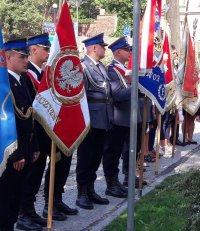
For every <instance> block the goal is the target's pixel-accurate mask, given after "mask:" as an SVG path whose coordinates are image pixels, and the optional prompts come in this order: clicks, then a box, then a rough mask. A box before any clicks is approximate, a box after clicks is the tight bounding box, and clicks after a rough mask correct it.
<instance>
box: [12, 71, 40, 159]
mask: <svg viewBox="0 0 200 231" xmlns="http://www.w3.org/2000/svg"><path fill="white" fill-rule="evenodd" d="M21 79H22V78H21ZM9 81H10V87H11V91H12V93H13V96H14V104H15V105H16V106H17V108H18V109H19V110H20V111H21V112H23V113H26V111H27V109H28V108H29V107H31V106H32V101H31V96H30V94H29V92H28V88H27V86H26V83H25V82H24V81H23V79H22V80H21V84H20V83H19V82H18V81H17V80H16V79H15V78H14V77H13V76H12V75H11V74H10V73H9ZM14 108H15V120H16V129H17V140H18V148H17V150H16V151H14V152H13V154H11V155H10V157H9V161H10V162H14V161H18V160H21V159H23V158H25V159H26V160H27V161H28V162H30V161H31V160H32V157H33V152H34V151H39V148H38V143H37V138H36V136H35V129H34V126H33V118H32V114H31V116H30V117H29V118H28V119H25V118H22V117H21V116H20V115H19V114H18V113H17V111H16V107H14Z"/></svg>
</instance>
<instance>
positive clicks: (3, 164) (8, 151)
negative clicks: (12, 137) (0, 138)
mask: <svg viewBox="0 0 200 231" xmlns="http://www.w3.org/2000/svg"><path fill="white" fill-rule="evenodd" d="M17 146H18V143H17V140H16V141H14V142H13V143H12V144H10V145H9V146H8V147H7V148H6V149H5V151H4V158H3V161H2V162H1V164H0V177H1V176H2V174H3V171H4V170H5V169H6V164H7V160H8V158H9V156H10V155H11V154H12V153H13V152H14V151H15V150H16V149H17Z"/></svg>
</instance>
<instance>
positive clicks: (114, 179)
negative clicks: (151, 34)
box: [103, 37, 131, 198]
mask: <svg viewBox="0 0 200 231" xmlns="http://www.w3.org/2000/svg"><path fill="white" fill-rule="evenodd" d="M108 48H110V49H111V51H112V53H113V56H114V59H113V60H112V62H111V64H109V65H108V76H109V79H110V84H111V89H112V97H113V102H114V121H113V124H114V125H113V127H112V128H111V129H110V131H108V133H107V136H106V142H105V145H104V152H103V169H104V175H105V178H106V183H107V189H106V195H109V196H114V197H119V198H126V197H127V188H125V187H124V186H123V185H122V184H121V183H120V182H119V179H118V173H119V169H118V165H119V159H120V157H121V153H122V148H123V144H124V143H125V139H126V137H129V133H130V129H129V127H130V100H131V81H130V79H129V78H130V77H129V78H127V77H126V76H125V74H126V71H127V68H126V66H125V64H126V62H127V61H129V58H130V55H131V46H130V44H129V43H128V42H127V40H126V38H125V37H121V38H119V39H117V40H116V41H114V42H113V43H112V44H110V45H109V46H108Z"/></svg>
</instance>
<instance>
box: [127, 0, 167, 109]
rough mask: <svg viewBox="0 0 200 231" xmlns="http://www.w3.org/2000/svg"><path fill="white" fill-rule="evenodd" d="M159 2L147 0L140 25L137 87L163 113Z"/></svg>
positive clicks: (164, 104) (164, 93)
mask: <svg viewBox="0 0 200 231" xmlns="http://www.w3.org/2000/svg"><path fill="white" fill-rule="evenodd" d="M161 4H162V2H161V0H148V1H147V7H146V11H145V14H144V17H143V20H142V23H141V27H140V30H141V33H140V55H139V56H140V58H139V84H138V88H139V89H140V91H141V92H142V93H144V94H145V95H147V96H148V97H149V98H150V99H151V100H152V101H153V102H154V103H155V105H156V107H157V108H158V110H159V111H160V112H161V113H164V112H165V107H166V90H165V77H164V69H163V50H162V38H161V30H160V17H161ZM128 69H132V57H131V58H130V60H129V64H128ZM128 74H130V73H128Z"/></svg>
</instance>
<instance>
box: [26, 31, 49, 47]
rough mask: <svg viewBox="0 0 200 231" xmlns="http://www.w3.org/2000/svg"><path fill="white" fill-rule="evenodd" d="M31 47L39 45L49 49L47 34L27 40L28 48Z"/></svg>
mask: <svg viewBox="0 0 200 231" xmlns="http://www.w3.org/2000/svg"><path fill="white" fill-rule="evenodd" d="M31 45H41V46H43V47H50V46H51V43H50V41H49V35H48V33H44V34H40V35H37V36H34V37H31V38H29V39H28V46H31Z"/></svg>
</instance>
